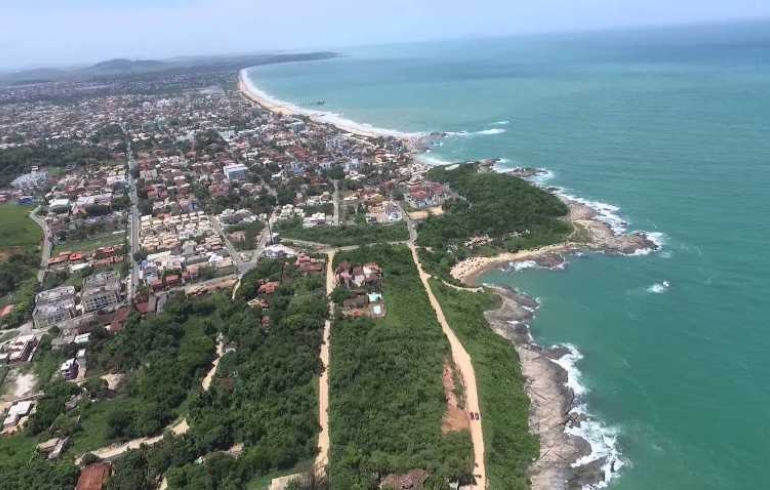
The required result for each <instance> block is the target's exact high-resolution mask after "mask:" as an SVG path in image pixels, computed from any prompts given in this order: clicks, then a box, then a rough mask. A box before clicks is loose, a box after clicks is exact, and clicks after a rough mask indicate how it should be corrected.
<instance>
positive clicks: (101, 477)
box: [76, 463, 110, 490]
mask: <svg viewBox="0 0 770 490" xmlns="http://www.w3.org/2000/svg"><path fill="white" fill-rule="evenodd" d="M109 477H110V465H109V463H94V464H90V465H88V466H86V467H85V468H83V470H82V471H81V472H80V478H78V485H77V487H76V490H102V489H103V488H104V483H105V482H106V481H107V478H109Z"/></svg>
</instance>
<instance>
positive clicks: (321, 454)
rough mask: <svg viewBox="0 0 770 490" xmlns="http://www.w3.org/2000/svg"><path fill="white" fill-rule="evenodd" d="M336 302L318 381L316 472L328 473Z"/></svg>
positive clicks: (329, 276) (330, 259)
mask: <svg viewBox="0 0 770 490" xmlns="http://www.w3.org/2000/svg"><path fill="white" fill-rule="evenodd" d="M333 264H334V251H333V250H329V251H327V252H326V294H327V295H331V294H332V291H334V265H333ZM333 314H334V303H333V302H332V300H331V299H329V319H328V320H326V323H325V324H324V333H323V343H322V344H321V365H322V368H323V370H322V371H321V379H320V380H319V382H318V422H319V424H320V425H321V432H320V433H319V434H318V456H316V459H315V467H316V473H317V474H319V475H321V474H325V473H326V471H327V470H326V467H327V466H328V465H329V446H330V442H329V344H330V339H331V330H332V315H333Z"/></svg>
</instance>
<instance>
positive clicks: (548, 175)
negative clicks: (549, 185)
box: [528, 168, 556, 187]
mask: <svg viewBox="0 0 770 490" xmlns="http://www.w3.org/2000/svg"><path fill="white" fill-rule="evenodd" d="M542 170H544V171H543V172H542V173H538V174H537V175H534V176H532V177H530V178H529V179H528V180H529V181H530V182H532V183H533V184H535V185H536V186H539V187H545V183H546V182H548V181H549V180H551V179H553V178H554V177H556V174H555V173H553V172H552V171H551V170H548V169H547V168H546V169H542Z"/></svg>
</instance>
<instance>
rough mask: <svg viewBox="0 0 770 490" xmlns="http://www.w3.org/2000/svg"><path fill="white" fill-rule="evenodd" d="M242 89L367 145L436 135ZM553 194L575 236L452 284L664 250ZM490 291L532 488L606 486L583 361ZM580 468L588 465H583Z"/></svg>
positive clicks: (517, 305) (521, 305)
mask: <svg viewBox="0 0 770 490" xmlns="http://www.w3.org/2000/svg"><path fill="white" fill-rule="evenodd" d="M238 89H239V90H240V92H241V93H242V94H243V95H244V97H246V98H247V99H249V100H250V101H252V102H254V103H256V104H257V105H259V106H261V107H263V108H264V109H265V110H267V111H269V112H273V113H277V114H281V115H285V116H298V117H306V118H309V119H310V120H312V121H314V122H316V123H319V124H327V125H331V126H334V127H336V128H337V129H338V130H340V131H342V132H346V133H350V134H353V135H357V136H361V137H364V138H380V137H393V138H400V139H405V140H407V142H408V143H409V144H410V146H411V147H412V148H413V149H414V148H415V146H416V145H417V144H419V142H420V140H424V139H426V138H431V137H433V136H434V135H435V134H434V135H427V134H410V133H402V132H398V131H391V130H386V129H380V128H374V127H369V126H366V125H362V124H359V123H356V122H354V121H350V120H347V119H344V118H342V117H341V116H339V115H336V114H332V113H329V112H323V111H316V110H310V109H303V108H300V107H297V106H295V105H293V104H290V103H287V102H283V101H280V100H278V99H275V98H273V97H271V96H270V95H268V94H267V93H265V92H263V91H262V90H260V89H259V88H257V87H256V86H255V85H254V84H253V83H252V82H251V80H250V79H249V78H248V76H247V74H246V69H243V70H241V71H240V72H239V77H238ZM422 155H423V158H422V159H421V158H420V156H421V154H420V153H418V154H415V155H414V156H413V158H414V159H415V160H416V161H422V162H424V163H426V164H429V160H430V158H426V157H425V156H424V155H425V154H422ZM493 160H494V159H493ZM493 160H490V162H493ZM497 161H500V159H497ZM493 163H495V162H493ZM509 172H519V173H522V172H523V174H521V175H518V174H516V173H514V175H516V176H518V177H521V178H524V179H525V180H528V181H529V182H530V183H532V184H533V185H539V184H538V183H537V182H533V180H535V179H537V178H538V177H542V174H543V173H548V172H547V171H544V170H542V169H518V170H516V169H514V170H513V171H510V170H509ZM548 174H550V173H548ZM547 190H548V191H549V192H552V193H553V194H555V195H557V196H558V197H559V198H560V199H561V200H562V201H563V202H564V203H565V204H567V205H568V207H569V215H568V217H567V218H566V219H568V220H569V221H570V222H571V223H572V225H573V227H574V228H575V231H574V232H573V234H572V235H571V236H570V237H569V238H568V240H567V241H565V242H562V243H556V244H552V245H548V246H544V247H541V248H537V249H532V250H522V251H518V252H505V253H501V254H498V255H495V256H486V257H481V256H479V257H471V258H468V259H465V260H464V261H462V262H459V263H458V264H455V266H454V267H452V270H451V275H452V277H453V278H455V279H456V280H458V281H459V282H460V283H463V284H466V285H468V286H470V287H477V286H478V284H477V283H478V280H479V279H480V277H481V276H483V275H484V274H485V273H487V272H489V271H491V270H493V269H496V268H498V267H500V266H503V265H509V266H513V267H515V266H516V264H523V263H525V262H526V263H529V264H525V265H526V266H539V267H544V268H549V269H561V268H563V267H564V266H565V265H566V258H565V257H566V256H568V255H577V254H580V253H584V252H595V253H606V254H613V255H625V256H633V255H646V254H648V253H651V252H653V251H657V250H659V249H660V248H661V243H660V241H659V240H657V239H656V238H655V237H654V236H652V235H653V234H650V233H645V232H634V233H626V232H625V225H626V223H625V221H623V220H622V219H621V218H619V217H617V216H615V215H614V214H613V211H616V210H617V208H615V207H614V206H611V205H604V204H601V203H592V202H590V201H586V200H584V199H581V198H579V197H574V196H570V195H568V194H565V193H564V192H563V191H562V190H561V189H558V188H548V189H547ZM485 286H486V287H487V288H489V289H490V290H492V291H493V292H495V293H497V294H498V296H500V298H501V300H502V305H501V306H500V308H498V309H497V310H493V311H488V312H485V316H486V318H487V321H488V323H489V325H490V328H492V330H493V331H494V332H495V333H497V334H498V335H500V336H502V337H503V338H505V339H507V340H509V341H511V342H512V343H513V344H514V346H515V348H516V351H517V353H518V355H519V359H520V364H521V370H522V374H523V375H524V376H525V378H526V379H527V383H526V386H525V391H526V394H527V396H528V397H529V399H530V403H531V407H530V431H531V432H532V433H533V434H535V435H536V436H537V437H538V438H539V440H540V457H539V458H538V459H537V460H536V461H535V462H533V464H532V465H531V466H530V468H529V472H530V477H531V480H532V487H531V488H532V489H533V490H554V489H565V490H566V489H568V488H585V487H588V488H602V487H604V486H606V484H607V483H608V482H609V480H610V479H611V478H613V477H614V476H615V475H616V471H617V469H619V468H620V467H621V466H622V465H623V463H622V461H621V460H620V459H619V458H617V455H615V456H614V459H611V460H610V459H609V458H608V455H599V456H598V457H596V458H592V456H593V448H592V446H591V442H590V441H589V439H588V438H587V437H585V436H582V435H579V434H577V433H576V432H578V430H579V428H580V426H581V424H584V423H590V421H591V418H590V416H589V415H588V414H587V413H586V412H585V410H584V409H582V408H581V407H580V405H579V404H578V403H577V395H576V394H575V393H574V391H573V390H572V389H571V388H570V387H569V386H568V381H569V373H568V370H567V369H566V368H565V367H564V366H562V365H561V364H559V361H561V360H563V359H565V357H566V356H570V355H572V356H579V354H577V353H576V352H572V351H570V349H569V348H567V347H555V348H549V349H546V348H543V347H542V346H540V345H538V344H537V343H536V342H535V341H534V339H533V337H532V335H531V333H530V330H529V325H528V322H529V321H531V320H532V318H534V316H535V311H536V310H537V308H538V307H539V304H538V303H537V301H535V300H533V299H532V298H530V297H528V296H526V295H524V294H521V293H518V292H516V291H513V290H510V289H507V288H503V287H499V286H489V285H485ZM571 429H578V430H571ZM570 432H572V433H570ZM581 461H585V463H583V464H580V462H581Z"/></svg>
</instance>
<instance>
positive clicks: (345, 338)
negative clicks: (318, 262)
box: [330, 246, 473, 488]
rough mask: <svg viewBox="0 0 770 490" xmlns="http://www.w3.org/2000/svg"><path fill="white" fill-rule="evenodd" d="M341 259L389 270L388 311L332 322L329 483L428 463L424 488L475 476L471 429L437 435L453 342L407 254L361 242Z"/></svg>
mask: <svg viewBox="0 0 770 490" xmlns="http://www.w3.org/2000/svg"><path fill="white" fill-rule="evenodd" d="M343 260H347V261H350V262H352V263H358V264H360V263H366V262H370V261H374V262H377V263H378V264H380V266H382V267H383V269H384V279H383V281H384V283H383V288H382V289H383V295H384V298H385V302H386V307H387V312H388V313H387V316H386V317H385V318H384V319H381V320H377V321H373V320H369V319H362V320H341V321H337V322H336V323H335V325H334V326H333V328H332V333H331V335H332V342H331V370H330V382H331V386H330V396H331V401H330V425H331V428H330V432H331V434H330V435H331V465H330V466H331V471H330V477H331V482H330V483H331V484H332V486H333V488H376V486H375V487H372V486H371V485H376V484H377V483H378V482H377V477H376V476H375V474H377V473H379V474H380V476H381V477H384V476H385V475H387V474H388V473H399V474H401V473H405V472H407V471H409V470H411V469H416V468H422V469H425V470H427V471H428V472H429V473H431V475H432V480H433V481H432V482H431V484H430V485H428V486H426V488H440V487H441V484H442V483H443V484H445V483H446V482H448V481H455V480H457V479H458V478H459V477H462V476H467V475H469V474H470V472H471V471H472V466H473V461H472V460H473V456H472V449H471V448H472V446H471V440H470V434H469V433H468V432H467V431H464V432H456V433H450V434H446V435H445V434H442V432H441V421H442V417H443V414H444V412H445V410H446V401H445V397H444V390H443V386H442V382H441V378H442V372H443V370H442V367H443V363H444V361H445V359H446V358H447V357H448V356H449V355H450V351H449V343H448V341H447V339H446V338H445V337H444V334H443V332H442V331H441V327H440V325H439V324H438V321H437V320H436V316H435V312H434V311H433V309H432V308H431V306H430V303H429V301H428V297H427V294H426V293H425V290H424V289H423V287H422V284H421V282H420V279H419V277H418V275H417V269H416V268H415V266H414V264H413V262H412V259H411V257H410V253H409V250H408V249H407V248H406V247H404V246H398V247H390V246H378V247H371V248H364V249H359V250H356V251H354V252H350V253H341V254H338V255H337V257H336V260H335V262H337V263H339V262H340V261H343ZM435 485H438V486H435ZM441 488H443V487H441Z"/></svg>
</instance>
